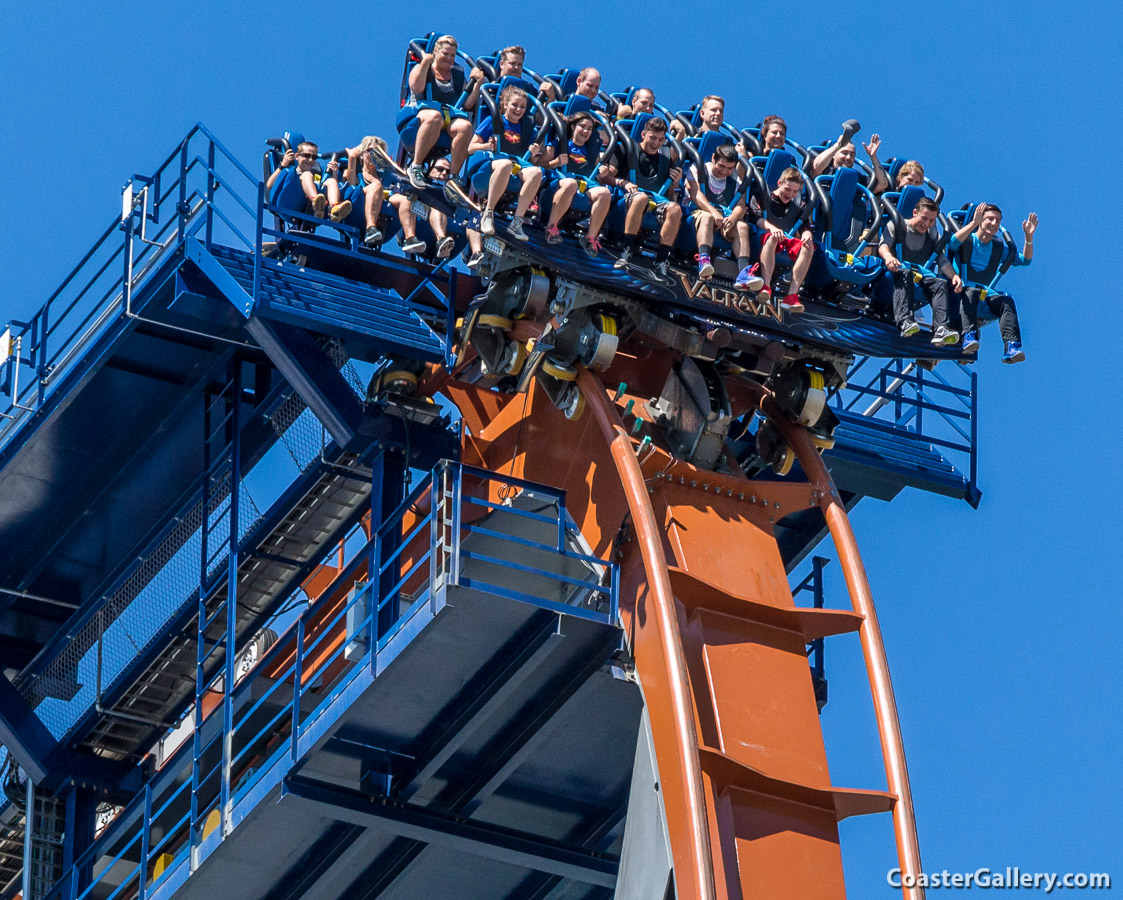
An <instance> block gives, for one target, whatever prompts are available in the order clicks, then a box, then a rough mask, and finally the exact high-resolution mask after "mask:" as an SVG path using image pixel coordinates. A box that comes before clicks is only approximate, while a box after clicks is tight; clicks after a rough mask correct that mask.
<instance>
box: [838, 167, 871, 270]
mask: <svg viewBox="0 0 1123 900" xmlns="http://www.w3.org/2000/svg"><path fill="white" fill-rule="evenodd" d="M829 178H830V201H831V230H830V246H831V249H832V250H839V251H845V252H851V251H853V250H854V249H855V248H856V247H857V246H858V244H859V243H860V242H861V236H862V232H863V231H864V230H865V224H866V219H867V217H868V214H869V210H868V209H867V208H866V201H865V197H864V196H863V195H860V194H859V192H858V185H859V184H860V182H861V174H860V173H859V172H858V171H857V170H856V169H838V170H836V171H835V172H834V174H832V175H830V176H829Z"/></svg>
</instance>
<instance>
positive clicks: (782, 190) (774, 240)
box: [749, 166, 815, 312]
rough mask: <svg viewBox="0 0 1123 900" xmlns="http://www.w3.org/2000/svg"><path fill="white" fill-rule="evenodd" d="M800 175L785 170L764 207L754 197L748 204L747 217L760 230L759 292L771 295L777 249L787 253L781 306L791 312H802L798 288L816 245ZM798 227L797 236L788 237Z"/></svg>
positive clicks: (792, 168) (810, 210) (804, 276)
mask: <svg viewBox="0 0 1123 900" xmlns="http://www.w3.org/2000/svg"><path fill="white" fill-rule="evenodd" d="M802 192H803V175H802V174H801V173H800V171H799V169H797V168H795V167H794V166H792V167H790V168H787V169H784V171H783V172H781V173H780V178H779V180H778V181H777V182H776V189H775V190H774V191H772V192H771V194H769V196H768V203H767V206H768V208H767V209H762V208H761V205H760V203H759V202H758V201H757V199H756V197H753V199H752V203H751V204H750V212H749V217H750V218H751V219H752V220H753V224H755V225H756V226H757V227H758V228H759V229H760V230H761V232H762V234H761V242H760V274H761V277H762V278H763V279H764V288H763V290H762V291H761V293H762V294H768V295H771V293H772V275H773V273H774V272H775V271H776V252H777V251H780V252H782V253H786V254H787V255H788V256H789V257H790V258H791V259H792V260H793V263H792V283H791V287H790V289H789V290H788V294H787V296H786V297H784V299H783V300H781V301H780V306H782V307H784V308H785V309H788V310H790V311H791V312H803V304H802V303H800V302H799V289H800V288H801V287H803V280H804V279H805V278H806V277H807V270H808V269H809V268H811V257H812V255H813V254H814V252H815V244H814V242H813V241H812V234H811V212H812V208H811V204H810V202H808V201H806V200H804V199H803V198H802ZM796 225H799V226H800V229H799V236H798V237H789V234H790V233H791V231H792V229H794V228H795V227H796Z"/></svg>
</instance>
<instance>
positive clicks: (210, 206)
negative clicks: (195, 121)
mask: <svg viewBox="0 0 1123 900" xmlns="http://www.w3.org/2000/svg"><path fill="white" fill-rule="evenodd" d="M217 186H218V181H217V179H216V177H215V173H214V141H208V142H207V230H206V240H205V241H204V243H205V245H206V248H207V249H208V250H210V249H211V235H212V234H213V232H214V191H215V188H216V187H217Z"/></svg>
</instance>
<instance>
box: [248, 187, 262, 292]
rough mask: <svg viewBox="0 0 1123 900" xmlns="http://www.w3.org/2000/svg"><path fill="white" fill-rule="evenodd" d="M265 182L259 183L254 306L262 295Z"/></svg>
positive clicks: (254, 249) (254, 248)
mask: <svg viewBox="0 0 1123 900" xmlns="http://www.w3.org/2000/svg"><path fill="white" fill-rule="evenodd" d="M264 232H265V183H264V182H261V181H259V182H258V183H257V237H256V238H255V239H254V245H253V293H252V294H251V295H250V296H251V299H252V300H253V304H254V307H256V306H257V302H258V300H259V298H260V297H261V244H262V241H263V240H264V239H265V235H264Z"/></svg>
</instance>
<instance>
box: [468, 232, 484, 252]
mask: <svg viewBox="0 0 1123 900" xmlns="http://www.w3.org/2000/svg"><path fill="white" fill-rule="evenodd" d="M464 233H465V234H466V235H468V247H469V249H471V251H472V252H473V253H483V249H484V238H483V235H482V234H480V233H479V232H478V231H476V230H475V229H473V228H465V229H464Z"/></svg>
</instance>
